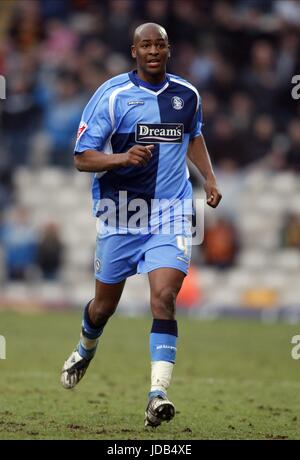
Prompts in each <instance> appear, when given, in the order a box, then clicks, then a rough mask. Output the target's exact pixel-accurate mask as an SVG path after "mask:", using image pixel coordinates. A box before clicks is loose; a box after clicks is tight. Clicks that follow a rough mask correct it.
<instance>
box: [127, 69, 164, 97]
mask: <svg viewBox="0 0 300 460" xmlns="http://www.w3.org/2000/svg"><path fill="white" fill-rule="evenodd" d="M128 75H129V78H130V80H131V81H132V83H134V84H135V86H138V87H139V88H140V89H142V90H144V91H146V92H147V93H150V94H155V95H156V96H158V95H159V94H160V93H162V92H163V91H164V90H165V89H166V88H167V87H168V86H169V80H170V79H169V77H168V75H166V79H165V80H164V81H163V82H162V83H160V84H159V85H151V84H150V83H147V82H146V81H143V80H141V79H140V78H139V77H138V76H137V73H136V70H132V71H131V72H129V74H128Z"/></svg>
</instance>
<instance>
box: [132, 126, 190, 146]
mask: <svg viewBox="0 0 300 460" xmlns="http://www.w3.org/2000/svg"><path fill="white" fill-rule="evenodd" d="M183 134H184V126H183V123H152V124H150V123H138V124H137V125H136V130H135V140H136V142H140V143H141V144H150V143H151V144H181V143H182V141H183Z"/></svg>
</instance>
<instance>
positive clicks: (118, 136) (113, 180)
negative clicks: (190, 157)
mask: <svg viewBox="0 0 300 460" xmlns="http://www.w3.org/2000/svg"><path fill="white" fill-rule="evenodd" d="M157 88H158V87H153V86H151V85H149V84H147V83H145V82H142V81H141V80H140V79H139V78H138V77H137V74H136V71H132V72H129V73H125V74H121V75H118V76H116V77H114V78H112V79H110V80H108V81H107V82H105V83H104V84H103V85H102V86H100V88H99V89H98V90H97V91H96V92H95V94H94V95H93V97H92V98H91V100H90V101H89V103H88V104H87V106H86V108H85V110H84V112H83V115H82V120H81V123H80V126H79V130H78V135H77V142H76V145H75V154H80V153H81V152H84V151H85V150H89V149H93V150H97V151H102V152H104V153H106V154H114V153H123V152H126V151H127V150H128V149H130V147H132V146H133V145H135V144H141V145H149V144H153V145H154V146H155V148H154V150H153V151H152V154H153V156H152V158H151V160H150V161H149V162H148V164H147V166H144V167H126V168H117V169H113V170H110V171H105V172H100V173H96V174H95V175H94V179H93V186H92V195H93V211H94V215H96V216H99V214H100V211H99V209H100V203H101V200H103V199H111V200H113V201H114V203H115V204H116V207H117V208H118V206H119V196H120V195H119V192H120V191H126V192H127V195H126V196H127V200H128V202H129V201H131V200H134V199H137V198H138V199H143V200H145V201H146V202H147V203H149V204H150V203H151V200H153V199H158V200H163V199H167V200H187V201H188V200H190V203H191V202H192V187H191V183H190V181H189V172H188V168H187V164H186V152H187V149H188V144H189V141H190V139H192V138H194V137H196V136H199V135H200V134H201V125H202V111H201V102H200V96H199V94H198V91H197V90H196V88H195V87H194V86H193V85H191V84H190V83H188V82H187V81H185V80H184V79H182V78H180V77H178V76H176V75H171V74H167V76H166V80H165V82H164V84H163V85H160V87H159V89H157ZM191 207H192V206H191ZM187 213H192V209H188V210H187Z"/></svg>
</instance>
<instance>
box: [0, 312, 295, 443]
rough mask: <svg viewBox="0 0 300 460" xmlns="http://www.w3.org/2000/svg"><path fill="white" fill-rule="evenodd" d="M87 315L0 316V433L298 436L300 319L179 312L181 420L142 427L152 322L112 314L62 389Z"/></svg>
mask: <svg viewBox="0 0 300 460" xmlns="http://www.w3.org/2000/svg"><path fill="white" fill-rule="evenodd" d="M80 322H81V312H72V313H43V314H35V315H33V314H31V315H29V314H26V315H24V314H17V313H4V312H1V313H0V334H1V335H3V336H5V338H6V347H7V349H6V360H0V376H1V378H0V439H152V440H163V439H170V440H172V439H175V440H180V439H186V440H189V439H274V438H275V439H299V438H300V429H299V426H300V362H299V361H296V360H293V359H292V358H291V349H292V344H291V338H292V336H294V335H297V334H300V325H288V324H279V323H275V324H263V323H258V322H254V321H240V320H239V321H238V320H217V321H199V320H192V319H188V318H183V317H179V333H180V337H179V342H178V353H177V364H176V366H175V369H174V374H173V382H172V385H171V387H170V390H169V393H168V395H169V397H170V399H171V400H172V401H173V402H174V404H175V406H176V409H177V415H176V417H175V419H174V420H173V421H172V422H170V423H168V424H164V425H162V426H161V427H159V428H157V429H155V430H153V429H151V428H147V429H146V428H144V426H143V418H144V409H145V405H146V395H147V392H148V390H149V374H150V363H149V351H148V342H149V330H150V327H151V319H150V317H149V318H122V317H120V316H115V317H114V318H112V319H111V321H110V323H109V324H108V325H107V327H106V330H105V332H104V334H103V336H102V339H101V344H100V346H99V349H98V353H97V355H96V358H95V359H94V361H93V362H92V364H91V366H90V367H89V369H88V371H87V374H86V375H85V377H84V379H83V380H82V382H80V384H79V385H78V387H76V388H75V389H74V390H65V389H63V388H62V387H61V386H60V382H59V375H60V369H61V367H62V364H63V361H64V359H65V358H66V357H67V356H68V355H69V353H70V352H71V350H72V349H73V347H74V345H75V344H76V342H77V339H78V336H79V329H80Z"/></svg>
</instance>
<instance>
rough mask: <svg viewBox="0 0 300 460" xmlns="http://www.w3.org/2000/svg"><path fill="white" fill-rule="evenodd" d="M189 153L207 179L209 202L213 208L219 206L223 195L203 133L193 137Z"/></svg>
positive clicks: (206, 189)
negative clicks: (219, 188)
mask: <svg viewBox="0 0 300 460" xmlns="http://www.w3.org/2000/svg"><path fill="white" fill-rule="evenodd" d="M187 155H188V158H189V159H190V160H191V162H192V163H193V164H194V165H195V166H196V168H197V169H198V171H199V172H200V173H201V175H202V176H203V177H204V179H205V183H204V189H205V192H206V198H207V204H208V205H209V206H211V207H212V208H215V207H217V206H218V204H219V202H220V201H221V198H222V195H221V193H220V192H219V190H218V186H217V181H216V177H215V174H214V171H213V168H212V164H211V161H210V156H209V153H208V151H207V148H206V144H205V140H204V137H203V136H202V134H201V135H200V136H197V137H194V139H191V141H190V143H189V148H188V152H187Z"/></svg>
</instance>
